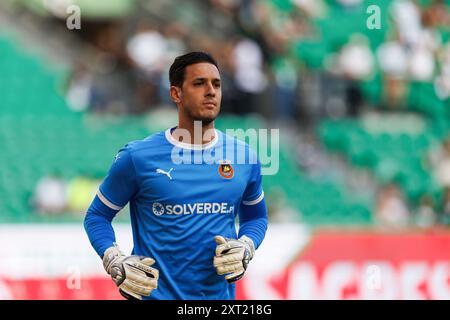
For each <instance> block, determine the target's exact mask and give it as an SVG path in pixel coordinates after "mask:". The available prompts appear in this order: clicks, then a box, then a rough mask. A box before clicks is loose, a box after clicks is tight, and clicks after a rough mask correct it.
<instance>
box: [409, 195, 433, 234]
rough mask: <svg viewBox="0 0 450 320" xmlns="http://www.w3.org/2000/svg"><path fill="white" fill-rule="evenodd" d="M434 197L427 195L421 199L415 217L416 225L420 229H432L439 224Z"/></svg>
mask: <svg viewBox="0 0 450 320" xmlns="http://www.w3.org/2000/svg"><path fill="white" fill-rule="evenodd" d="M434 208H435V203H434V200H433V197H432V196H430V195H428V194H426V195H423V196H422V197H421V199H420V204H419V208H418V209H417V212H416V214H415V217H414V222H415V225H417V226H418V227H420V228H425V229H426V228H431V227H433V226H434V225H435V224H436V222H437V215H436V212H435V209H434Z"/></svg>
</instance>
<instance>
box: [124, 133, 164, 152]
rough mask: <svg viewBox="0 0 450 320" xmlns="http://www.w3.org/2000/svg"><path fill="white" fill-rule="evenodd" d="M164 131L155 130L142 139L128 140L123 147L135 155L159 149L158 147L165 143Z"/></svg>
mask: <svg viewBox="0 0 450 320" xmlns="http://www.w3.org/2000/svg"><path fill="white" fill-rule="evenodd" d="M166 144H167V143H166V140H165V137H164V131H160V132H156V133H154V134H152V135H150V136H148V137H146V138H144V139H141V140H133V141H130V142H128V143H127V144H126V145H125V146H124V147H123V149H124V150H127V151H128V152H129V153H130V154H131V155H133V156H136V155H140V154H143V153H148V152H150V153H152V152H158V151H160V150H159V148H160V147H162V146H164V145H166Z"/></svg>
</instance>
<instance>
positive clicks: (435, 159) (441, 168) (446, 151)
mask: <svg viewBox="0 0 450 320" xmlns="http://www.w3.org/2000/svg"><path fill="white" fill-rule="evenodd" d="M429 158H430V162H431V168H434V176H435V178H436V180H437V181H438V182H439V183H440V185H441V186H442V187H443V188H447V187H450V136H449V137H447V138H446V139H445V140H444V141H443V142H442V144H441V145H440V146H439V147H438V148H436V149H434V150H432V151H431V152H430V156H429Z"/></svg>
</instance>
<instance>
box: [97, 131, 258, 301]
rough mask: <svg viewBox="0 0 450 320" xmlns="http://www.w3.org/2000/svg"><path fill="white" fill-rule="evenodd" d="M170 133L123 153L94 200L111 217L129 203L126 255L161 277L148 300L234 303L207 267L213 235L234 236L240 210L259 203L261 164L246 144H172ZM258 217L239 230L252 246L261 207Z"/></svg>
mask: <svg viewBox="0 0 450 320" xmlns="http://www.w3.org/2000/svg"><path fill="white" fill-rule="evenodd" d="M173 129H174V128H171V129H168V130H167V131H165V132H159V133H156V134H154V135H152V136H149V137H148V138H146V139H144V140H140V141H134V142H131V143H128V144H127V145H126V146H125V147H124V148H122V149H121V150H120V151H119V153H118V154H117V155H116V157H115V159H114V162H113V164H112V166H111V168H110V170H109V173H108V175H107V176H106V178H105V179H104V181H103V182H102V184H101V186H100V188H99V191H98V194H97V196H98V198H99V199H100V200H101V201H102V202H103V203H104V204H105V205H106V206H108V207H109V208H111V209H113V210H115V211H116V212H117V211H119V210H120V209H121V208H123V207H124V206H125V205H126V204H127V203H128V202H129V203H130V214H131V224H132V232H133V241H134V247H133V252H132V254H137V255H143V256H149V257H152V258H154V259H155V261H156V263H155V264H154V265H153V267H155V268H157V269H158V270H159V274H160V278H159V281H158V288H157V289H156V290H154V291H153V292H152V294H151V296H150V297H148V299H234V298H235V287H234V284H228V283H227V282H226V280H225V279H224V276H219V275H217V273H216V270H215V268H214V266H213V257H214V254H215V248H216V244H215V241H214V236H216V235H222V236H224V237H228V238H237V237H238V234H237V231H236V228H235V218H236V217H237V216H238V215H239V213H240V212H241V210H242V209H243V206H256V205H257V204H258V203H260V202H262V201H264V199H263V198H264V192H263V189H262V183H261V166H260V163H259V161H258V160H257V156H256V153H255V152H254V151H253V150H251V149H250V148H249V146H248V145H247V144H246V143H244V142H242V141H240V140H237V139H235V138H233V137H230V136H228V135H226V134H224V133H222V132H221V131H219V130H215V133H216V134H215V137H214V139H213V140H212V141H211V142H209V143H208V144H204V145H202V146H196V145H190V144H184V143H181V142H178V141H177V140H175V139H174V138H173V137H172V135H171V132H172V130H173ZM249 212H251V211H249ZM258 215H259V216H260V217H259V220H261V219H262V220H263V223H262V224H261V223H260V224H259V226H258V225H256V226H251V227H248V228H247V231H246V233H245V235H246V236H248V237H250V238H251V239H252V240H253V241H254V243H255V247H258V246H259V244H260V243H261V241H262V237H264V232H265V228H266V224H267V222H266V221H267V213H266V212H265V207H264V212H263V213H261V212H260V213H258ZM253 218H258V217H251V216H250V217H249V216H247V217H244V218H243V217H240V220H241V222H242V221H243V222H245V221H250V220H252V219H253ZM261 229H264V230H261ZM261 235H262V236H261ZM239 236H241V230H240V232H239ZM97 249H98V248H97ZM103 249H105V248H103ZM97 252H100V249H98V251H97Z"/></svg>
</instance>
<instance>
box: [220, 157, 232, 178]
mask: <svg viewBox="0 0 450 320" xmlns="http://www.w3.org/2000/svg"><path fill="white" fill-rule="evenodd" d="M219 174H220V175H221V176H222V177H223V178H225V179H231V178H233V176H234V169H233V166H232V165H231V161H229V160H221V161H220V163H219Z"/></svg>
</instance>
